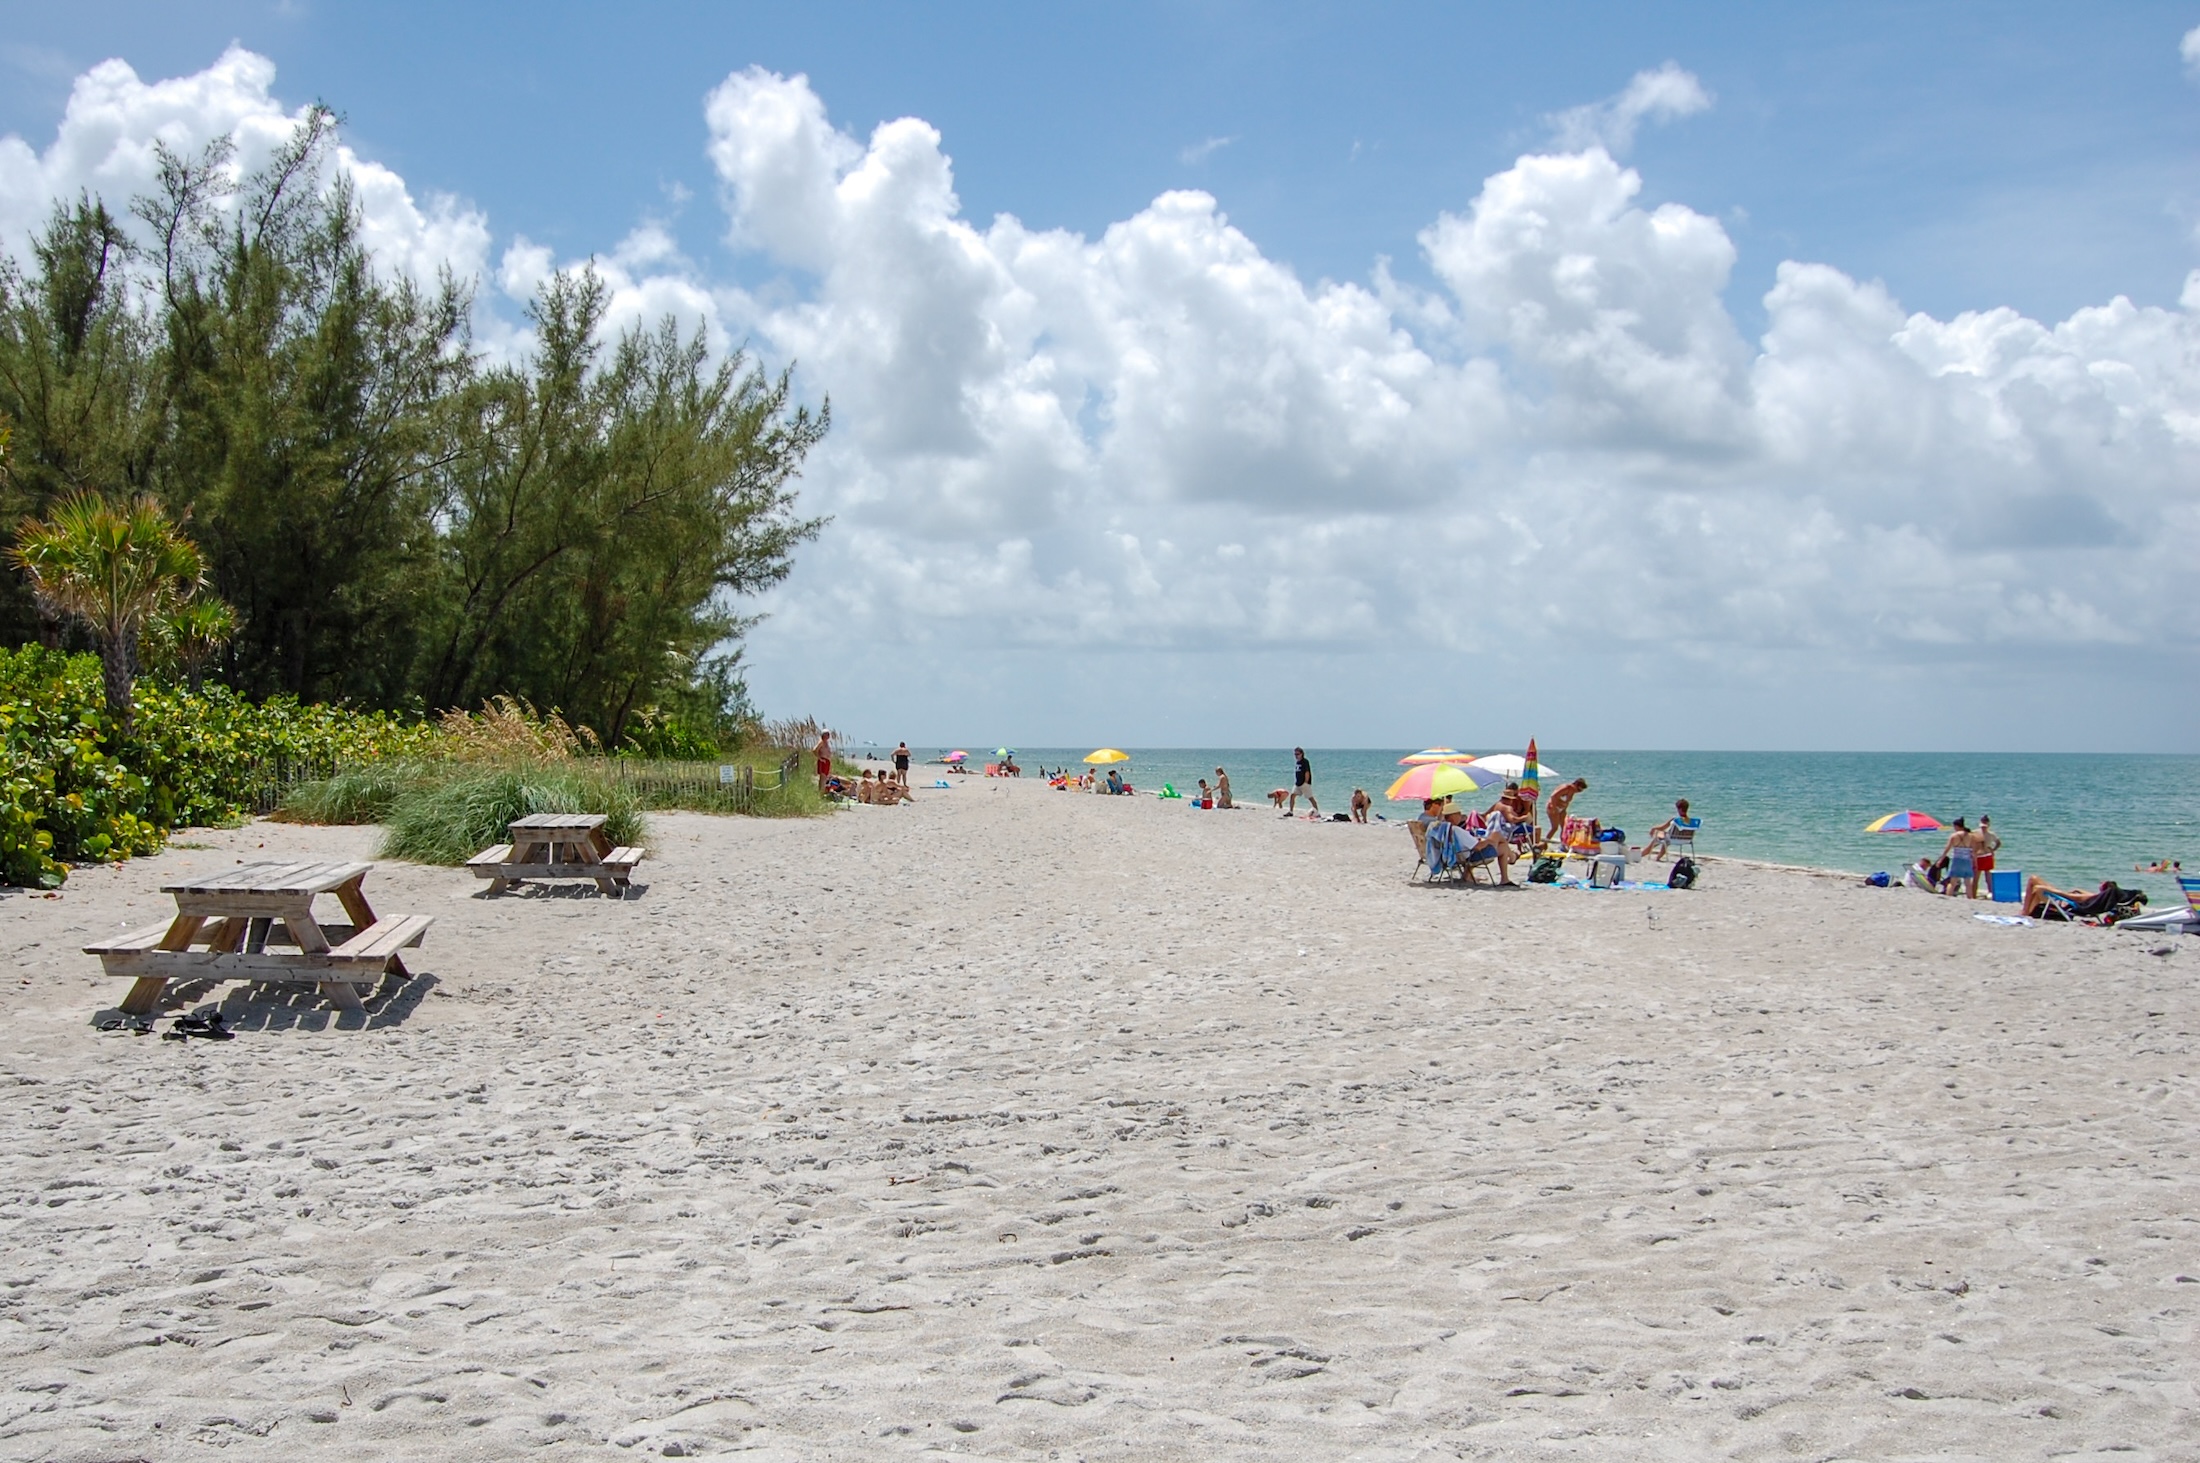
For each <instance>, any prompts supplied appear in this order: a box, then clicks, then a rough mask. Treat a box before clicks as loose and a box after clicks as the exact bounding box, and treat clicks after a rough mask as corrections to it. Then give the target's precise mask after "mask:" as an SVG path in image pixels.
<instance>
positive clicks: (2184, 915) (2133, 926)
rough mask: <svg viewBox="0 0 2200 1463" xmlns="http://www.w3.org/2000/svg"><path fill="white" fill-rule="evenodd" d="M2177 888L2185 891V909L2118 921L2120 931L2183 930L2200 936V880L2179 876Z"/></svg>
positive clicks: (2168, 910)
mask: <svg viewBox="0 0 2200 1463" xmlns="http://www.w3.org/2000/svg"><path fill="white" fill-rule="evenodd" d="M2177 887H2178V888H2179V889H2181V890H2183V891H2184V895H2185V907H2184V908H2183V909H2165V910H2163V911H2162V912H2161V913H2160V914H2142V915H2140V916H2139V917H2138V918H2137V919H2127V920H2120V921H2118V923H2117V925H2116V928H2118V929H2120V930H2162V931H2176V930H2182V931H2184V932H2185V933H2186V934H2188V935H2200V879H2195V878H2190V877H2188V876H2186V875H2184V874H2179V875H2178V876H2177Z"/></svg>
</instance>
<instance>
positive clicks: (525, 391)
mask: <svg viewBox="0 0 2200 1463" xmlns="http://www.w3.org/2000/svg"><path fill="white" fill-rule="evenodd" d="M604 303H605V292H604V286H603V282H602V281H601V279H600V278H598V277H597V276H596V275H595V273H594V272H593V271H591V270H583V271H581V272H579V273H577V274H560V275H558V276H555V277H553V278H552V279H551V280H550V281H549V282H548V283H547V284H546V285H545V286H544V288H543V290H542V292H541V294H540V295H539V296H538V297H537V299H536V301H535V303H534V305H533V307H532V309H531V311H530V315H531V318H532V320H533V323H534V326H535V332H536V341H537V345H536V351H535V354H534V357H533V358H532V359H531V360H530V361H529V362H527V363H526V365H525V366H524V367H521V368H513V369H498V370H492V371H489V372H486V373H484V374H483V376H482V378H481V379H480V381H479V383H478V384H477V386H476V388H475V389H474V391H473V392H472V393H470V396H469V399H468V410H467V412H466V414H465V418H464V425H463V427H462V429H461V431H462V434H463V437H464V443H463V447H462V449H461V450H460V451H459V452H457V453H456V454H454V456H453V457H452V459H451V466H450V467H449V469H448V470H446V472H445V473H444V474H443V479H442V480H443V484H444V493H443V497H442V500H441V503H440V505H439V513H438V516H439V518H440V520H441V521H442V522H443V524H444V525H445V528H444V532H443V545H444V563H443V573H444V575H445V583H446V588H445V591H444V594H443V595H442V597H441V612H442V614H443V616H444V620H443V623H442V624H441V626H440V627H439V629H438V633H437V635H436V637H435V639H434V641H433V642H432V643H431V645H430V647H429V649H430V651H431V655H430V658H429V660H428V661H427V663H426V665H425V668H424V673H423V675H422V677H421V683H422V685H423V688H424V690H425V693H426V696H427V699H428V701H429V703H430V704H431V705H446V706H447V705H473V704H476V703H478V702H480V701H481V700H483V699H485V698H486V697H488V696H490V695H493V694H497V693H500V692H501V693H509V694H512V695H516V696H520V697H522V698H524V699H526V700H528V701H531V702H533V703H535V704H536V705H540V706H555V707H558V708H560V709H562V710H563V711H564V712H565V713H566V714H567V715H568V716H570V717H572V718H573V719H575V720H578V721H582V722H585V723H587V724H588V725H590V726H593V727H594V728H596V730H597V731H598V732H599V733H600V734H601V735H602V737H603V740H604V743H605V745H607V746H615V745H617V744H618V743H619V742H620V741H621V739H622V738H623V737H624V735H625V732H626V728H627V723H628V721H629V719H630V718H631V717H632V716H633V715H634V714H635V713H636V712H638V711H639V710H641V709H642V708H643V707H645V706H649V705H652V704H655V703H658V702H660V701H663V700H666V699H668V698H669V697H672V696H674V695H675V694H676V693H678V692H680V691H682V690H685V689H689V688H690V686H691V683H693V682H694V681H695V678H696V676H697V675H698V674H699V672H700V671H701V669H702V668H703V667H704V666H705V664H706V662H707V660H708V652H709V651H710V650H711V649H712V647H714V646H718V645H720V644H722V643H723V642H725V641H727V640H729V639H732V638H734V637H737V636H738V635H739V634H740V632H741V631H743V630H744V629H746V628H747V624H748V622H747V621H745V620H744V619H742V618H741V617H740V616H738V615H736V614H735V613H733V612H732V611H731V609H729V608H728V605H729V602H730V601H731V599H732V598H733V597H734V596H737V595H741V594H745V593H751V592H753V591H755V590H758V589H761V588H763V587H765V586H766V585H769V584H773V583H776V582H778V581H779V580H780V579H782V578H784V577H785V575H786V573H787V571H788V568H789V567H790V565H791V562H792V560H791V554H792V551H793V549H794V547H795V546H796V545H797V544H799V543H801V542H803V541H804V540H806V539H808V538H811V537H813V536H814V535H815V534H816V533H817V532H818V530H819V529H820V528H821V527H822V524H823V520H820V519H809V518H802V517H799V516H797V514H796V513H795V501H794V494H793V491H792V487H791V484H792V482H793V479H794V476H795V474H796V473H797V471H799V469H800V467H801V464H802V461H803V458H804V457H805V455H806V454H807V453H808V452H809V450H810V448H811V447H813V446H814V445H816V443H817V442H818V440H819V439H820V438H821V437H822V436H823V435H824V433H825V431H826V428H827V415H826V413H825V411H823V410H820V411H818V412H815V413H813V412H811V411H810V410H809V409H808V408H806V407H801V406H796V405H794V404H793V403H792V402H791V399H790V388H789V381H788V377H787V376H786V375H784V374H782V375H780V376H779V377H777V378H772V377H769V376H767V375H765V373H764V372H763V371H762V370H761V369H760V368H758V367H757V366H756V365H755V364H754V363H753V362H751V361H750V360H749V359H748V358H747V357H746V356H744V355H741V354H736V355H735V356H734V357H733V358H732V359H730V360H726V361H724V362H721V363H720V364H718V365H717V366H715V367H713V366H712V365H710V363H709V353H708V351H707V348H706V345H705V342H704V340H703V338H702V336H701V335H700V334H696V335H693V336H688V337H683V336H682V335H681V334H680V333H679V331H678V329H677V327H676V326H675V324H674V323H673V322H672V321H671V320H669V319H667V320H665V321H664V322H662V323H661V324H660V325H659V326H658V327H657V328H656V329H655V330H648V331H642V330H637V331H631V332H629V333H627V334H626V335H624V336H622V337H621V338H620V339H619V340H617V341H616V342H615V343H613V344H610V345H608V346H607V345H606V344H605V343H604V342H603V341H602V339H601V332H602V326H603V315H604ZM730 684H731V683H729V686H730Z"/></svg>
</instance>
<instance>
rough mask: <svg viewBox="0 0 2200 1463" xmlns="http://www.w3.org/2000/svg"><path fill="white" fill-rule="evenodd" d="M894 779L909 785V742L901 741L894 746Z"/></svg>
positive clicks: (903, 784)
mask: <svg viewBox="0 0 2200 1463" xmlns="http://www.w3.org/2000/svg"><path fill="white" fill-rule="evenodd" d="M894 781H896V782H898V783H900V784H901V785H902V786H903V787H905V788H906V787H907V786H909V744H908V743H907V742H903V743H901V744H900V745H898V746H896V747H895V748H894Z"/></svg>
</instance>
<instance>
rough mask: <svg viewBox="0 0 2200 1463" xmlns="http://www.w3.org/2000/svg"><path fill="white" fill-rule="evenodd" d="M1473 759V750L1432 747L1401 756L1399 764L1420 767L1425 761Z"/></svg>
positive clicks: (1470, 760)
mask: <svg viewBox="0 0 2200 1463" xmlns="http://www.w3.org/2000/svg"><path fill="white" fill-rule="evenodd" d="M1473 760H1474V754H1473V753H1472V752H1454V751H1453V750H1452V749H1451V748H1449V747H1430V748H1429V749H1428V750H1426V751H1422V752H1415V753H1414V754H1413V755H1412V756H1410V757H1400V758H1399V759H1398V765H1399V766H1400V767H1419V766H1420V765H1422V764H1423V763H1425V762H1472V761H1473Z"/></svg>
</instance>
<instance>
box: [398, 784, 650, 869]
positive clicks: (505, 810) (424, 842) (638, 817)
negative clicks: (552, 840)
mask: <svg viewBox="0 0 2200 1463" xmlns="http://www.w3.org/2000/svg"><path fill="white" fill-rule="evenodd" d="M529 813H602V814H604V815H605V816H606V821H605V823H604V834H605V836H606V837H608V838H609V839H610V840H611V841H612V842H613V843H616V844H639V843H640V842H641V841H642V835H643V833H644V831H645V830H646V827H647V824H646V822H645V820H644V819H643V817H642V809H641V805H640V804H639V803H638V802H637V801H636V800H635V798H634V796H633V794H632V793H631V792H629V791H628V790H627V789H625V788H623V787H621V786H619V784H618V783H617V782H616V781H615V780H614V779H611V778H608V777H605V776H604V775H603V774H602V773H601V772H599V771H596V770H594V769H592V768H589V767H588V766H587V765H586V764H585V763H578V762H576V763H567V764H563V765H560V766H553V767H500V768H479V767H469V768H464V769H460V770H457V771H455V772H452V773H450V774H448V775H445V776H442V777H432V778H423V779H421V780H420V781H418V782H415V783H413V784H412V785H410V786H408V787H406V788H405V789H404V790H403V791H401V792H400V793H399V794H398V795H397V798H396V800H395V801H394V802H392V803H391V805H390V808H389V813H388V815H387V817H386V818H385V819H384V820H383V821H385V822H386V823H387V824H388V826H389V831H388V833H387V834H385V835H384V836H383V839H382V853H381V856H382V857H383V858H401V859H410V860H412V861H413V862H415V863H423V864H445V865H456V864H462V863H464V862H466V860H468V859H469V858H472V857H473V856H474V855H475V854H477V853H479V852H481V850H483V849H485V848H487V847H489V846H490V845H491V844H493V843H502V842H503V841H504V839H505V836H506V830H507V829H508V827H509V826H510V824H511V822H512V820H513V819H515V818H522V817H525V816H526V815H527V814H529Z"/></svg>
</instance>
